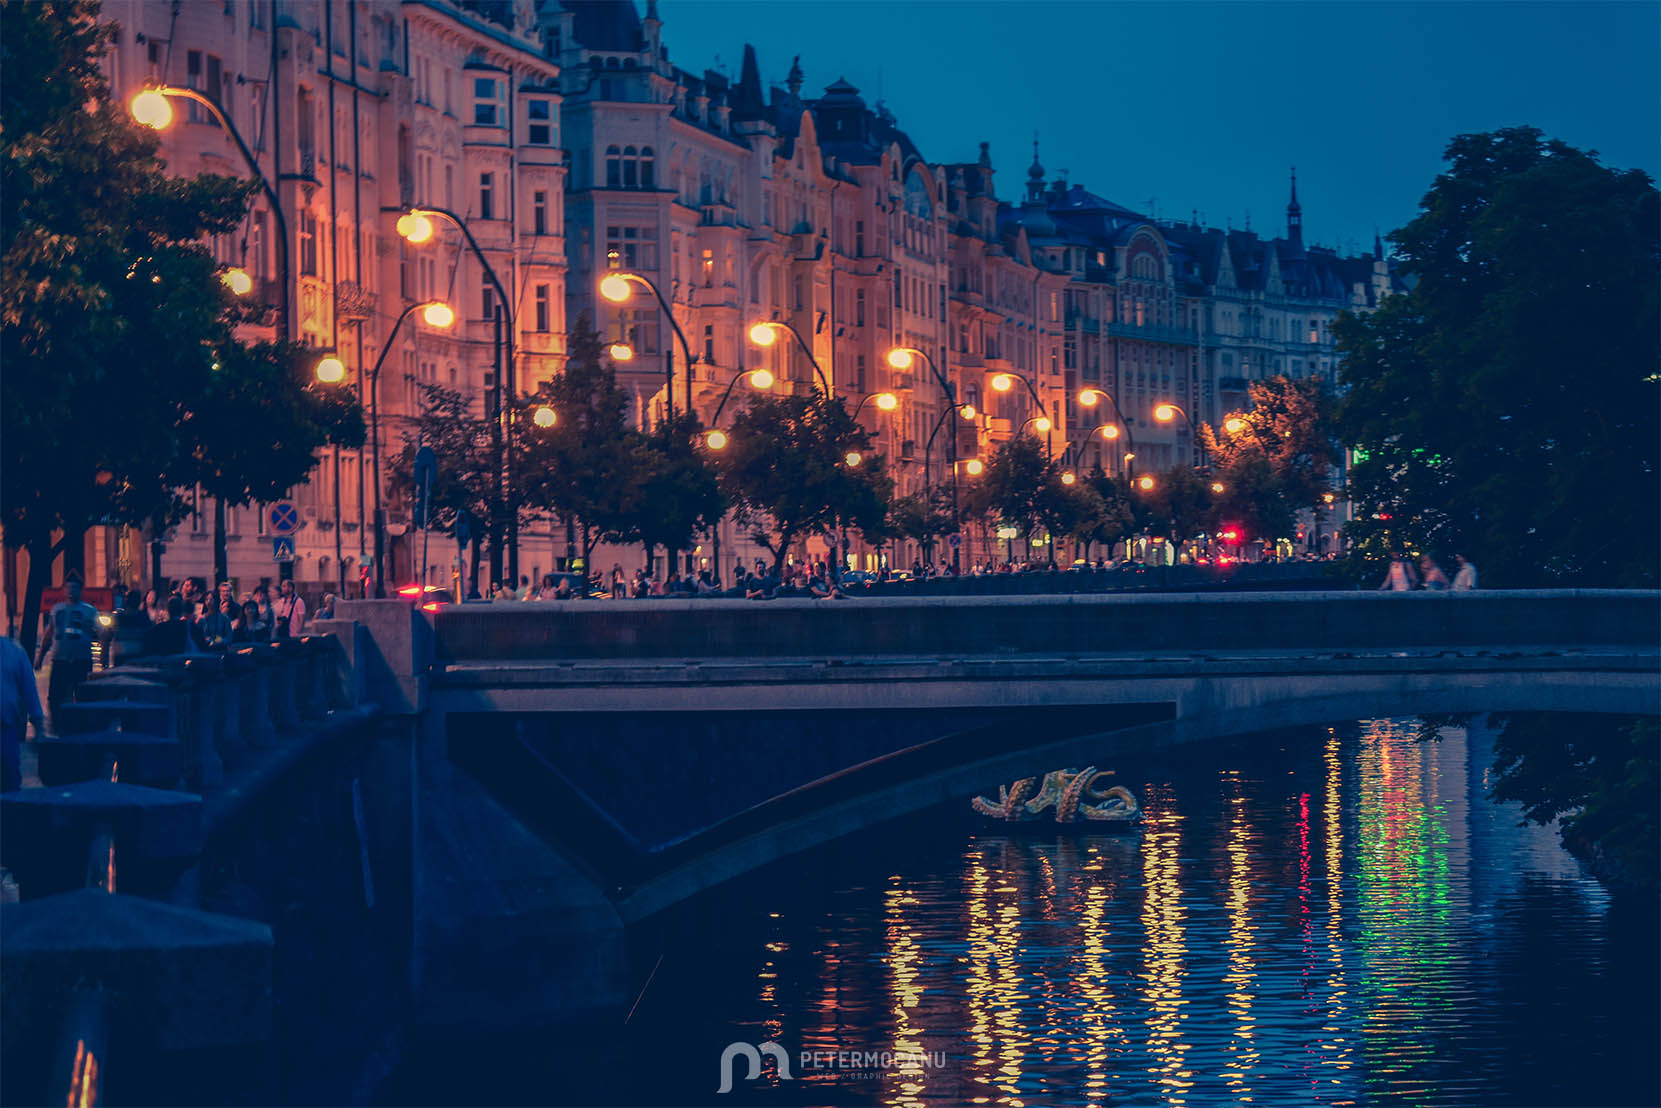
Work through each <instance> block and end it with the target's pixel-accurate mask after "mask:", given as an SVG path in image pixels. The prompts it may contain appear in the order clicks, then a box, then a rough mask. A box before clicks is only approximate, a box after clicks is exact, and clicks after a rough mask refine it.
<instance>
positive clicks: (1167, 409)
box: [1153, 400, 1210, 466]
mask: <svg viewBox="0 0 1661 1108" xmlns="http://www.w3.org/2000/svg"><path fill="white" fill-rule="evenodd" d="M1177 416H1181V417H1182V421H1183V422H1184V423H1186V424H1187V425H1188V433H1189V434H1190V435H1192V436H1194V445H1196V446H1198V447H1199V448H1200V465H1202V466H1205V465H1208V464H1210V463H1209V459H1208V456H1207V454H1206V452H1205V444H1204V443H1203V442H1200V433H1199V429H1198V428H1196V427H1195V426H1194V419H1193V417H1192V416H1190V415H1189V414H1188V413H1187V412H1186V411H1184V410H1183V407H1182V405H1181V404H1173V403H1171V402H1170V401H1168V400H1167V401H1162V402H1161V403H1158V404H1155V405H1154V406H1153V417H1154V419H1155V420H1157V421H1158V422H1160V423H1170V422H1171V421H1173V420H1174V419H1176V417H1177Z"/></svg>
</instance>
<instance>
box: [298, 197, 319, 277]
mask: <svg viewBox="0 0 1661 1108" xmlns="http://www.w3.org/2000/svg"><path fill="white" fill-rule="evenodd" d="M300 275H301V276H302V277H316V276H317V217H316V216H314V215H312V214H311V213H310V212H309V211H306V210H304V209H302V210H301V212H300Z"/></svg>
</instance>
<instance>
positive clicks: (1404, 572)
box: [1378, 551, 1418, 592]
mask: <svg viewBox="0 0 1661 1108" xmlns="http://www.w3.org/2000/svg"><path fill="white" fill-rule="evenodd" d="M1416 584H1418V581H1417V579H1416V576H1415V574H1414V573H1413V566H1412V565H1411V564H1409V563H1408V561H1407V556H1406V555H1405V554H1403V553H1401V552H1400V551H1397V552H1396V553H1394V554H1392V555H1390V569H1389V570H1388V571H1387V572H1386V573H1385V575H1384V583H1383V584H1382V585H1380V586H1379V587H1378V590H1379V591H1380V592H1410V591H1411V590H1412V588H1413V586H1414V585H1416Z"/></svg>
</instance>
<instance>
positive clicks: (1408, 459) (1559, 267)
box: [1335, 127, 1661, 585]
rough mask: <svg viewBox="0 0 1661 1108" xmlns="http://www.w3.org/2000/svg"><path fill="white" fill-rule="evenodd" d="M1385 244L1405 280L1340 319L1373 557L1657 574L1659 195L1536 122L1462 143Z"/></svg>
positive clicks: (1608, 578)
mask: <svg viewBox="0 0 1661 1108" xmlns="http://www.w3.org/2000/svg"><path fill="white" fill-rule="evenodd" d="M1446 157H1447V161H1448V167H1447V169H1446V170H1445V171H1444V172H1443V173H1442V174H1441V175H1440V176H1438V177H1437V178H1436V181H1435V183H1434V184H1432V186H1431V188H1430V191H1429V192H1427V193H1426V194H1425V196H1424V199H1423V200H1422V201H1421V202H1420V210H1419V215H1418V216H1417V217H1416V218H1415V219H1414V220H1413V221H1412V222H1410V223H1409V224H1408V225H1407V226H1406V227H1404V228H1402V229H1401V230H1399V231H1397V232H1395V233H1394V234H1393V235H1392V236H1391V239H1392V241H1394V243H1395V244H1396V247H1397V253H1398V256H1399V257H1400V259H1401V266H1400V270H1401V273H1402V275H1403V276H1404V277H1405V278H1406V280H1407V281H1408V282H1409V284H1410V291H1408V292H1406V293H1403V294H1400V295H1396V296H1392V297H1389V298H1387V299H1386V300H1385V301H1384V302H1383V304H1381V305H1380V307H1379V309H1378V311H1377V312H1375V313H1373V314H1371V315H1365V316H1363V315H1350V314H1346V315H1344V316H1342V317H1341V318H1340V319H1339V322H1338V324H1337V326H1336V328H1335V334H1336V336H1337V339H1338V345H1339V350H1340V353H1341V354H1342V355H1343V362H1342V369H1341V372H1342V375H1343V382H1344V384H1345V385H1346V386H1347V387H1348V393H1347V395H1346V396H1345V397H1344V399H1343V401H1342V403H1341V404H1340V406H1339V413H1338V414H1339V420H1340V425H1341V429H1342V431H1343V433H1344V436H1345V440H1346V441H1347V442H1349V443H1350V444H1352V445H1353V446H1355V447H1356V448H1357V456H1356V463H1355V465H1354V466H1353V468H1352V470H1351V473H1350V497H1351V499H1352V500H1353V501H1354V502H1355V504H1356V515H1357V518H1356V520H1355V522H1354V523H1353V524H1351V525H1350V528H1349V531H1350V537H1351V539H1352V542H1354V543H1355V544H1356V545H1357V547H1358V548H1359V549H1360V550H1361V551H1362V552H1363V553H1366V554H1370V555H1382V554H1384V553H1385V552H1386V551H1387V550H1388V549H1389V548H1390V547H1396V546H1413V547H1421V548H1429V549H1435V550H1438V551H1440V552H1442V553H1452V552H1455V551H1457V552H1460V553H1464V554H1466V555H1467V556H1468V557H1470V558H1472V560H1473V561H1475V562H1477V563H1478V564H1479V565H1481V567H1482V574H1483V582H1484V583H1485V584H1487V583H1489V582H1492V583H1494V584H1506V585H1527V584H1552V583H1564V584H1568V583H1577V584H1578V583H1583V584H1600V585H1622V584H1627V585H1637V584H1651V585H1652V584H1654V583H1655V580H1656V555H1655V551H1656V549H1657V546H1658V543H1661V515H1658V513H1657V510H1656V506H1657V504H1658V503H1661V484H1658V473H1661V466H1658V458H1657V452H1658V449H1661V393H1658V376H1657V368H1656V367H1657V364H1658V359H1661V346H1658V343H1661V307H1658V305H1661V296H1658V292H1661V278H1658V274H1657V259H1658V258H1661V232H1658V228H1661V206H1658V203H1657V193H1656V189H1655V186H1654V184H1653V182H1652V181H1651V180H1650V178H1649V177H1648V176H1647V175H1646V174H1644V173H1641V172H1639V171H1636V170H1628V171H1619V170H1615V169H1610V168H1608V167H1606V166H1604V165H1602V164H1600V163H1599V161H1598V159H1597V156H1596V155H1595V153H1593V152H1589V151H1582V150H1577V149H1575V148H1574V147H1571V146H1569V145H1567V144H1565V143H1563V142H1560V141H1557V140H1554V139H1547V138H1545V137H1544V136H1543V135H1542V133H1541V132H1540V131H1538V130H1536V129H1534V128H1531V127H1517V128H1511V129H1507V130H1502V131H1497V132H1493V133H1488V134H1475V135H1462V136H1460V137H1458V138H1456V139H1454V140H1453V142H1452V143H1451V144H1450V145H1449V146H1448V149H1447V155H1446Z"/></svg>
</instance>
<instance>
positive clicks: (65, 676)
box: [36, 570, 98, 731]
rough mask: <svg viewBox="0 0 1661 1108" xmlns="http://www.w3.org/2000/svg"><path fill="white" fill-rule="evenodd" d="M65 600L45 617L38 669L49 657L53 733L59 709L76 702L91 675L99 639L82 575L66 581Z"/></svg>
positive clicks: (95, 615)
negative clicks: (85, 599)
mask: <svg viewBox="0 0 1661 1108" xmlns="http://www.w3.org/2000/svg"><path fill="white" fill-rule="evenodd" d="M63 589H64V596H65V599H64V600H60V601H59V602H58V603H56V604H54V605H52V611H51V612H50V613H49V614H48V615H47V617H46V636H45V638H43V639H42V640H41V644H40V656H39V658H37V659H36V663H37V665H38V664H39V663H40V662H43V661H44V660H45V659H46V658H47V657H48V655H50V657H51V659H52V672H51V675H50V676H49V677H48V679H47V685H46V707H47V709H48V710H49V711H50V712H51V714H52V730H53V731H56V730H57V729H58V707H59V706H60V705H62V704H65V703H67V702H68V701H71V700H73V699H75V690H76V689H78V688H79V687H80V685H81V682H82V681H85V680H86V679H87V675H88V674H90V673H91V672H92V644H93V641H94V640H95V639H96V638H97V637H98V609H96V608H94V607H93V606H92V605H91V604H87V603H84V602H83V601H82V600H81V575H80V574H79V573H76V572H74V571H73V570H71V571H70V573H69V576H68V577H67V578H66V579H65V580H64V583H63Z"/></svg>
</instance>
